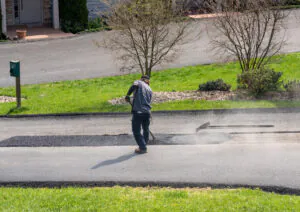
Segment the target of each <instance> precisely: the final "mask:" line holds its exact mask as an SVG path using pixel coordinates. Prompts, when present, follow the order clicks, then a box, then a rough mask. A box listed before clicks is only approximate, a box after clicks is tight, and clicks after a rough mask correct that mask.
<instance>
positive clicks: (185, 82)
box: [0, 53, 300, 115]
mask: <svg viewBox="0 0 300 212" xmlns="http://www.w3.org/2000/svg"><path fill="white" fill-rule="evenodd" d="M278 58H280V59H278V60H276V62H274V63H273V64H271V65H270V66H271V67H272V68H274V69H275V70H276V71H282V72H283V73H284V74H283V79H284V80H293V79H298V80H299V79H300V53H292V54H288V55H283V56H281V57H278ZM239 72H240V69H239V65H238V64H237V63H228V64H213V65H199V66H190V67H184V68H174V69H169V70H165V71H159V72H154V73H153V74H152V78H151V87H152V89H153V91H187V90H197V89H198V86H199V84H200V83H205V82H207V81H208V80H216V79H218V78H222V79H223V80H224V81H225V82H226V83H229V84H231V85H232V89H233V90H234V89H236V87H237V85H236V76H237V74H238V73H239ZM139 77H140V74H129V75H124V76H115V77H104V78H98V79H87V80H76V81H64V82H55V83H47V84H40V85H25V86H22V96H23V97H24V98H26V100H24V101H23V102H22V108H21V109H18V110H13V108H14V107H15V105H16V104H15V103H4V104H1V106H0V114H2V115H4V114H8V113H9V114H46V113H75V112H83V113H84V112H124V111H130V107H129V105H119V106H113V105H111V104H109V103H108V102H107V101H108V100H110V99H113V98H116V97H122V96H124V95H125V94H126V92H127V90H128V88H129V86H130V85H131V84H132V82H133V81H134V80H136V79H138V78H139ZM0 95H7V96H15V88H14V87H9V88H0ZM153 106H154V107H153V110H154V111H155V110H183V109H184V110H192V109H193V110H196V109H197V110H201V109H226V108H274V107H299V106H300V101H295V102H291V101H264V100H261V101H191V100H185V101H176V102H169V103H162V104H158V105H157V104H154V105H153Z"/></svg>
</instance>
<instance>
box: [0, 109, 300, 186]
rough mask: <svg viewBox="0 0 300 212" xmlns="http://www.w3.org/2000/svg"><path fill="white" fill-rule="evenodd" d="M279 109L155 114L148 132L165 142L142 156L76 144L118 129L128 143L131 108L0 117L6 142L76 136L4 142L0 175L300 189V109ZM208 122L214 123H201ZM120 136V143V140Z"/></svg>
mask: <svg viewBox="0 0 300 212" xmlns="http://www.w3.org/2000/svg"><path fill="white" fill-rule="evenodd" d="M274 111H275V110H274ZM274 111H269V112H257V111H249V112H246V113H245V112H243V113H221V114H220V113H215V112H206V113H190V114H189V113H187V114H176V113H174V114H172V115H170V114H155V113H154V114H153V120H154V121H153V123H152V125H151V131H152V132H153V133H154V134H155V135H156V137H157V139H158V140H160V141H161V142H163V141H165V143H164V145H159V144H158V145H149V146H148V153H147V154H144V155H135V154H134V153H133V151H134V148H135V146H134V142H133V141H132V143H131V144H128V145H127V144H126V145H125V146H120V145H116V146H107V145H95V146H80V147H79V146H76V145H77V140H76V139H79V138H80V139H81V143H82V142H84V141H85V139H86V143H87V144H88V143H89V142H91V140H93V139H94V141H95V139H96V140H97V139H99V141H100V140H101V139H103V137H105V139H106V141H107V140H109V139H110V136H115V137H118V135H119V138H122V136H125V137H124V138H126V139H127V140H126V139H124V142H128V139H129V138H130V137H128V136H131V132H130V115H129V114H127V115H126V114H124V115H120V116H101V115H98V116H97V115H96V116H78V117H76V116H75V117H48V118H22V119H6V118H5V119H0V135H1V137H0V140H3V142H5V141H9V139H14V140H15V141H17V142H21V143H26V142H29V141H35V140H36V138H44V137H38V136H46V137H47V142H51V140H53V141H54V140H55V141H64V137H63V136H73V137H69V138H68V142H69V144H68V146H65V147H57V146H56V147H55V146H52V147H1V148H0V181H1V183H8V182H23V183H24V182H26V183H29V184H30V182H31V183H32V182H33V183H34V182H35V183H37V182H60V183H62V182H98V183H100V184H102V183H103V184H105V183H107V182H123V183H125V184H126V183H145V184H147V183H148V184H150V185H151V184H155V183H158V184H159V183H174V184H176V183H186V184H188V183H194V184H196V185H204V184H213V185H219V184H221V185H250V186H270V187H274V186H275V187H276V186H279V187H286V188H293V189H300V163H299V160H300V154H299V151H300V145H299V135H300V132H299V126H300V123H299V122H300V121H299V120H300V117H299V116H300V113H299V112H284V111H281V112H274ZM207 122H210V124H209V125H206V127H205V128H203V129H199V127H200V126H201V125H203V124H205V123H207ZM197 128H198V129H199V130H198V132H197V133H196V129H197ZM122 134H123V135H122ZM124 134H125V135H124ZM126 134H129V135H128V136H127V137H126ZM166 135H168V136H166ZM170 135H172V136H170ZM18 136H22V137H18ZM85 136H86V137H85ZM97 136H98V137H97ZM164 136H165V137H164ZM115 137H114V138H115ZM100 138H101V139H100ZM111 138H112V137H111ZM72 139H73V140H72ZM65 140H67V138H66V139H65ZM125 140H126V141H125ZM114 141H115V140H114ZM72 142H73V144H74V146H72ZM115 142H116V141H115ZM118 142H119V143H122V139H121V140H119V141H118ZM0 144H1V142H0Z"/></svg>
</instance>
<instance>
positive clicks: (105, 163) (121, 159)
mask: <svg viewBox="0 0 300 212" xmlns="http://www.w3.org/2000/svg"><path fill="white" fill-rule="evenodd" d="M135 156H137V154H135V153H130V154H126V155H122V156H120V157H118V158H115V159H112V160H105V161H102V162H101V163H99V164H97V165H95V166H93V167H92V168H91V169H97V168H100V167H103V166H109V165H113V164H117V163H122V162H124V161H126V160H129V159H130V158H133V157H135Z"/></svg>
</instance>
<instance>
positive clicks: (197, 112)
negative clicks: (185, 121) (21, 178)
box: [0, 108, 300, 119]
mask: <svg viewBox="0 0 300 212" xmlns="http://www.w3.org/2000/svg"><path fill="white" fill-rule="evenodd" d="M299 112H300V108H248V109H212V110H170V111H153V112H152V114H153V115H193V114H194V115H203V114H211V113H213V114H217V115H220V114H238V113H255V114H261V113H299ZM130 114H131V113H130V112H98V113H53V114H28V115H26V114H25V115H0V119H1V118H16V119H17V118H55V117H67V118H68V117H69V118H72V117H74V118H76V117H86V116H128V115H130Z"/></svg>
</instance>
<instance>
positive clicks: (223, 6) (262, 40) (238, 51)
mask: <svg viewBox="0 0 300 212" xmlns="http://www.w3.org/2000/svg"><path fill="white" fill-rule="evenodd" d="M283 3H284V1H282V0H225V1H217V2H216V1H211V2H210V8H212V9H213V10H214V13H215V15H216V18H215V19H214V20H213V24H214V36H213V39H212V43H213V46H214V47H215V48H217V50H218V52H220V53H222V54H223V55H224V54H227V55H228V53H229V55H231V56H234V58H236V59H237V60H238V61H239V64H240V67H241V69H242V72H243V73H244V72H247V71H248V70H254V69H259V68H260V67H262V66H264V65H265V64H267V63H268V62H270V59H271V58H272V56H273V55H275V54H277V53H278V52H279V51H280V50H281V48H282V46H283V44H284V35H283V34H282V33H280V30H281V29H282V26H283V25H282V23H283V21H284V19H285V18H286V17H287V16H288V13H287V12H286V11H283V10H280V9H275V6H280V5H282V4H283ZM216 32H218V34H217V33H216Z"/></svg>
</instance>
